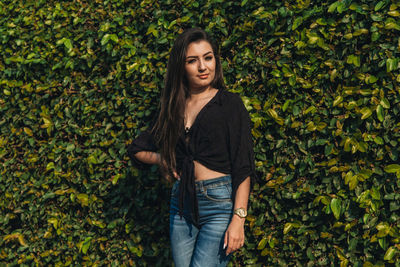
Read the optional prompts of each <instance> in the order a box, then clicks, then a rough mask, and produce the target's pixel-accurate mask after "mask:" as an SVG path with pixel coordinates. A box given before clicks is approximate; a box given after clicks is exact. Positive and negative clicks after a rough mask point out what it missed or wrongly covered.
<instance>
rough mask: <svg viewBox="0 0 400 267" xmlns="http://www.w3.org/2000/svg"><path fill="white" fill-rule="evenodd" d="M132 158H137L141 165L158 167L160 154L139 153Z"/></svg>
mask: <svg viewBox="0 0 400 267" xmlns="http://www.w3.org/2000/svg"><path fill="white" fill-rule="evenodd" d="M134 156H135V158H137V159H138V160H140V161H141V162H143V163H146V164H157V165H160V154H159V153H156V152H151V151H140V152H137V153H136V154H135V155H134Z"/></svg>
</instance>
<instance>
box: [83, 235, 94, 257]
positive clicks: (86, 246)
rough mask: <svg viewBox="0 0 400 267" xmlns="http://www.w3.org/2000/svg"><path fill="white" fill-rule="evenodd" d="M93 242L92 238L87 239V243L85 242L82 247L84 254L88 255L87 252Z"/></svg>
mask: <svg viewBox="0 0 400 267" xmlns="http://www.w3.org/2000/svg"><path fill="white" fill-rule="evenodd" d="M91 241H92V237H87V238H85V241H83V243H82V247H81V251H82V253H83V254H86V253H87V251H88V249H89V247H90V243H91Z"/></svg>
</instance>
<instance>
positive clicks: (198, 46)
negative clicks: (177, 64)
mask: <svg viewBox="0 0 400 267" xmlns="http://www.w3.org/2000/svg"><path fill="white" fill-rule="evenodd" d="M185 72H186V78H187V81H188V83H189V89H190V90H192V89H206V88H207V87H209V86H210V85H211V82H212V81H213V80H214V77H215V57H214V52H213V49H212V47H211V45H210V43H208V42H207V41H204V40H200V41H197V42H193V43H190V44H189V46H188V48H187V52H186V59H185Z"/></svg>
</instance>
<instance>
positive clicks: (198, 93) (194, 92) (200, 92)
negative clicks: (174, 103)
mask: <svg viewBox="0 0 400 267" xmlns="http://www.w3.org/2000/svg"><path fill="white" fill-rule="evenodd" d="M214 90H216V89H215V88H212V87H211V86H208V87H205V88H195V89H193V88H192V89H191V90H190V95H189V99H190V100H199V99H202V98H208V97H209V96H210V95H211V94H213V93H214Z"/></svg>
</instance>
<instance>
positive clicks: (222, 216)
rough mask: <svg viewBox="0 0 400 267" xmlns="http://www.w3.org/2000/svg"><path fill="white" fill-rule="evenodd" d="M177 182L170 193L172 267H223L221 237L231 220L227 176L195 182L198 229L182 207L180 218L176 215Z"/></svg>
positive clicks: (230, 188)
mask: <svg viewBox="0 0 400 267" xmlns="http://www.w3.org/2000/svg"><path fill="white" fill-rule="evenodd" d="M178 191H179V181H177V182H175V184H174V186H173V187H172V192H171V206H170V237H171V247H172V257H173V259H174V263H175V267H189V266H190V267H197V266H201V267H215V266H226V264H227V263H228V261H229V256H226V255H225V249H224V248H223V245H224V236H225V231H226V229H227V228H228V225H229V222H230V221H231V218H232V209H233V204H232V198H231V195H232V183H231V176H230V175H227V176H222V177H218V178H214V179H209V180H204V181H196V194H197V195H196V196H197V202H198V207H199V228H197V227H196V226H195V225H194V224H193V223H192V222H191V219H190V216H189V214H190V211H189V210H190V209H189V208H188V207H186V203H187V202H185V205H184V211H183V216H182V218H181V216H180V215H179V213H178V211H179V208H178V195H179V192H178Z"/></svg>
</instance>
